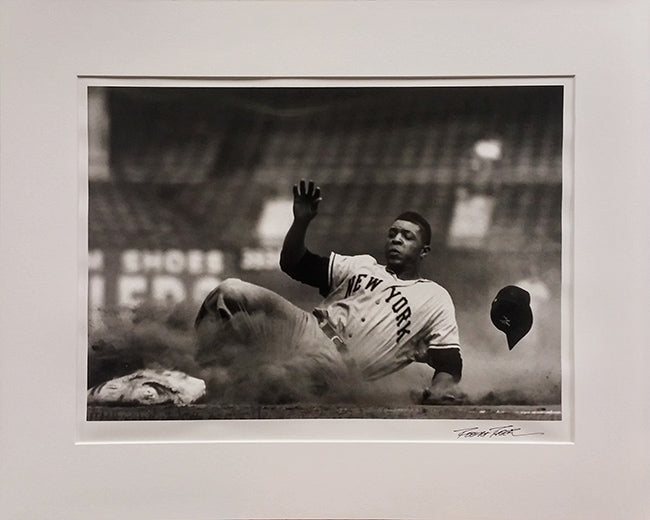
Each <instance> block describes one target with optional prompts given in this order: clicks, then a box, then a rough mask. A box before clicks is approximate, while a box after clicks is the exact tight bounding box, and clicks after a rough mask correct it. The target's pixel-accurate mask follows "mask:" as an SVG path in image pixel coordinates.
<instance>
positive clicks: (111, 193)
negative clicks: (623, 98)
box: [88, 86, 563, 348]
mask: <svg viewBox="0 0 650 520" xmlns="http://www.w3.org/2000/svg"><path fill="white" fill-rule="evenodd" d="M562 114H563V90H562V87H561V86H512V87H454V88H447V87H444V88H443V87H417V88H413V87H408V88H406V87H400V88H397V87H392V88H375V87H372V88H198V87H197V88H136V87H90V89H89V125H90V126H89V131H90V132H89V134H90V143H89V151H90V165H89V218H88V225H89V234H88V239H89V250H90V256H91V264H90V284H89V287H90V293H91V294H90V299H89V300H90V306H91V316H94V317H97V316H99V315H98V314H96V311H98V310H105V309H109V310H110V309H114V308H117V307H119V306H123V305H126V306H129V305H134V304H136V303H137V302H138V301H141V300H147V299H152V298H164V299H167V300H172V301H177V300H181V299H189V300H193V301H195V302H197V301H198V300H200V299H201V298H202V297H203V296H204V295H205V293H206V292H207V291H208V290H209V288H210V287H211V286H212V285H213V284H214V283H215V282H216V281H217V280H219V279H223V278H225V277H229V276H236V277H241V278H244V279H246V280H249V281H252V282H254V283H259V284H262V285H264V286H266V287H268V288H270V289H272V290H275V291H276V292H279V293H280V294H283V295H285V296H286V297H288V298H289V299H291V300H292V301H294V302H295V303H296V304H298V305H300V306H303V307H305V308H309V307H310V306H311V305H313V303H315V302H316V301H317V300H318V295H317V294H316V291H315V290H311V289H309V288H305V287H304V286H300V284H297V283H295V282H292V281H290V280H289V279H288V278H287V277H286V276H285V275H283V274H282V273H281V272H280V271H279V269H278V267H277V260H276V259H277V253H278V248H279V245H280V243H281V238H282V236H283V234H284V232H285V231H286V229H287V227H288V225H289V223H290V218H291V209H290V194H291V186H292V184H293V183H294V182H296V180H298V179H300V178H305V179H314V180H316V181H317V182H318V183H319V184H320V185H321V187H322V189H323V198H324V200H323V202H322V204H321V207H320V215H319V217H318V218H317V220H316V221H314V223H313V225H312V227H311V228H310V232H309V235H308V246H309V247H310V248H311V249H312V250H314V251H317V252H320V253H323V254H325V253H327V252H328V251H330V250H334V251H338V252H341V253H349V254H355V253H369V254H372V255H374V256H375V257H377V258H379V259H381V258H382V251H383V240H384V233H385V229H386V227H387V225H388V224H389V223H390V222H391V220H392V218H393V217H394V216H395V215H397V214H398V213H399V212H401V211H403V210H406V209H413V210H416V211H419V212H421V213H422V214H423V215H425V216H426V217H427V218H429V219H430V222H431V224H432V227H433V230H434V235H433V244H432V246H433V247H432V253H431V255H430V257H429V258H428V260H427V261H426V262H425V272H424V273H423V274H424V275H425V276H427V277H429V278H431V279H433V280H436V281H438V282H439V283H441V284H442V285H443V286H444V287H446V288H447V289H448V290H449V291H450V293H451V294H452V297H453V298H454V301H455V302H456V306H457V312H458V319H459V324H460V327H461V333H462V335H463V337H465V338H469V339H470V340H471V339H473V338H472V336H473V335H476V336H477V337H480V336H482V335H483V334H484V333H483V332H482V331H481V330H480V329H481V327H483V326H484V325H485V324H487V315H488V309H489V304H490V301H491V299H492V297H493V296H494V294H496V291H497V290H498V288H500V287H501V286H503V285H506V284H510V283H515V282H519V281H521V280H532V281H533V282H534V283H538V284H541V286H542V287H543V288H544V290H545V291H546V297H545V298H546V300H549V299H551V298H556V299H557V298H559V294H560V290H561V280H560V272H561V246H562V166H561V165H562V142H563V134H562ZM531 283H532V282H531ZM156 284H157V285H156ZM542 292H543V291H542ZM93 313H94V314H93ZM476 316H481V317H482V318H481V319H483V320H484V321H483V322H481V324H480V326H479V327H477V326H476ZM549 319H550V320H551V322H550V326H548V329H549V330H550V331H551V334H552V336H553V341H554V342H556V343H557V344H558V345H559V329H560V326H559V320H560V318H559V304H557V306H556V307H555V308H554V309H553V311H552V312H551V317H550V318H549ZM495 337H497V336H496V333H495ZM499 339H501V338H499ZM558 348H559V347H558Z"/></svg>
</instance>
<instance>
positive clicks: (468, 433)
mask: <svg viewBox="0 0 650 520" xmlns="http://www.w3.org/2000/svg"><path fill="white" fill-rule="evenodd" d="M453 432H454V433H455V434H456V435H457V437H456V438H457V439H493V438H509V437H526V436H531V435H544V432H525V431H524V430H523V428H517V427H515V426H514V425H512V424H507V425H504V426H494V427H492V428H487V429H483V430H482V429H480V428H479V427H478V426H473V427H471V428H460V429H458V430H453Z"/></svg>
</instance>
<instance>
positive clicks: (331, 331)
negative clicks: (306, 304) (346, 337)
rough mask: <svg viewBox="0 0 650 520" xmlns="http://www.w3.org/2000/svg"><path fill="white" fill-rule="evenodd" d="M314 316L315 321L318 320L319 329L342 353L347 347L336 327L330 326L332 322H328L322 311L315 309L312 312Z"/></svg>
mask: <svg viewBox="0 0 650 520" xmlns="http://www.w3.org/2000/svg"><path fill="white" fill-rule="evenodd" d="M312 314H313V315H314V316H316V321H317V322H318V326H319V327H320V330H322V331H323V334H325V335H326V336H327V337H328V338H329V339H330V341H331V342H332V343H334V345H335V346H336V350H338V351H339V352H341V353H342V354H343V353H345V352H347V351H348V347H347V345H346V344H345V342H344V341H343V340H342V339H341V336H339V335H338V332H337V331H336V329H335V328H334V327H333V326H332V324H331V323H330V322H329V320H328V319H327V314H325V313H323V312H322V311H316V310H314V312H313V313H312Z"/></svg>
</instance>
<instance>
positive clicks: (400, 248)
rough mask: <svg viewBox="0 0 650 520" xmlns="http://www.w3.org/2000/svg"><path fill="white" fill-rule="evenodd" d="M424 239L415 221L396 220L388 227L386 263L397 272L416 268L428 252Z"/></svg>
mask: <svg viewBox="0 0 650 520" xmlns="http://www.w3.org/2000/svg"><path fill="white" fill-rule="evenodd" d="M428 251H429V246H426V245H425V244H424V241H423V240H422V230H421V229H420V226H418V225H417V224H416V223H415V222H410V221H408V220H396V221H395V222H393V224H392V225H391V226H390V228H388V236H387V238H386V245H385V247H384V253H385V255H386V264H387V265H388V267H389V268H390V269H391V270H392V271H394V272H395V273H397V274H400V273H402V272H404V271H407V270H409V269H414V268H416V267H417V265H418V264H419V262H420V260H422V258H424V256H425V255H426V254H427V253H428Z"/></svg>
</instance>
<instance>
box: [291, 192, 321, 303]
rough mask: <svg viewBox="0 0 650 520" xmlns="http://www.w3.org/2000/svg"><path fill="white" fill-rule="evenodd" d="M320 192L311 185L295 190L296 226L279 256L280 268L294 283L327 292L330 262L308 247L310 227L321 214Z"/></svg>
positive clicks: (294, 219) (294, 214)
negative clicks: (306, 239)
mask: <svg viewBox="0 0 650 520" xmlns="http://www.w3.org/2000/svg"><path fill="white" fill-rule="evenodd" d="M321 200H322V199H321V192H320V188H319V187H318V186H315V185H314V183H313V182H312V181H309V184H306V183H305V181H304V180H301V181H300V184H299V185H297V186H294V187H293V223H292V224H291V227H290V228H289V231H287V234H286V236H285V237H284V242H283V244H282V251H281V252H280V268H281V269H282V271H284V272H285V273H286V274H288V275H289V276H291V278H293V279H294V280H298V281H299V282H303V283H306V284H308V285H311V286H314V287H318V288H319V289H320V290H321V293H323V292H326V291H327V286H328V276H327V273H328V268H329V259H328V258H325V257H322V256H318V255H315V254H314V253H312V252H311V251H309V250H308V249H307V247H306V246H305V236H306V235H307V229H308V228H309V224H310V223H311V221H312V220H313V219H314V217H316V215H317V214H318V204H319V203H320V201H321Z"/></svg>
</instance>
